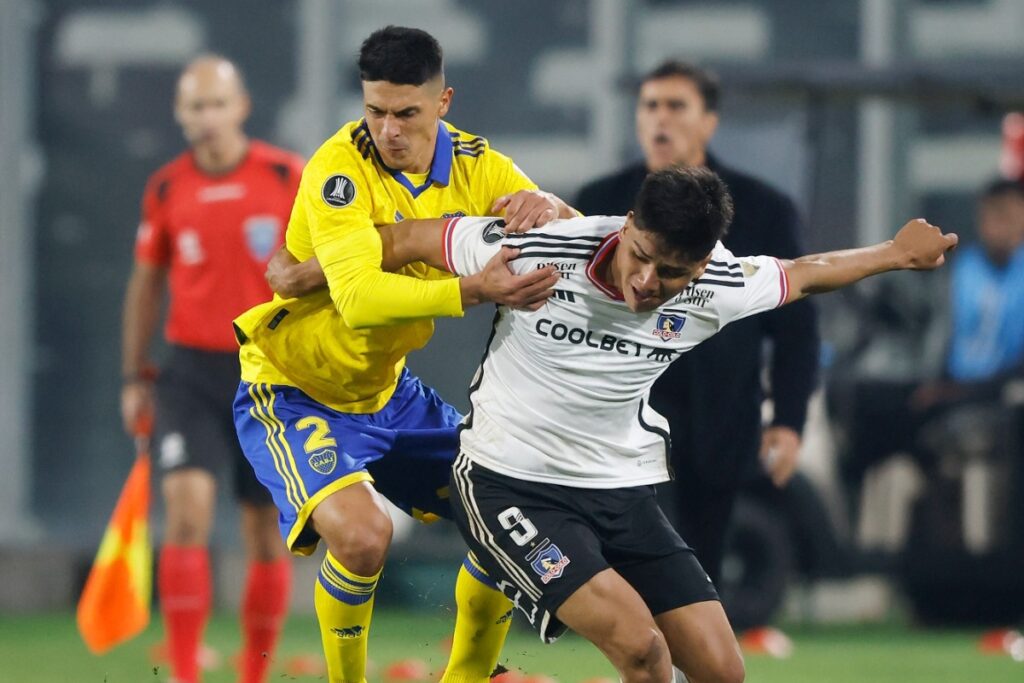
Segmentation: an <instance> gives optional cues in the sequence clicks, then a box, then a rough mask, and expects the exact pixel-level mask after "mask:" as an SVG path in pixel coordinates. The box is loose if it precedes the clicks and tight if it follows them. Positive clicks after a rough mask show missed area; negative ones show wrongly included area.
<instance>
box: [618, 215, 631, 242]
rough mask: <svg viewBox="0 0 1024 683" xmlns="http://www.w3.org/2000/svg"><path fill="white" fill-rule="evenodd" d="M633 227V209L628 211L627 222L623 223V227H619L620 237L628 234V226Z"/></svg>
mask: <svg viewBox="0 0 1024 683" xmlns="http://www.w3.org/2000/svg"><path fill="white" fill-rule="evenodd" d="M632 227H633V212H632V211H627V212H626V222H625V223H623V224H622V227H621V228H619V235H620V238H621V236H623V235H625V234H626V232H627V228H632Z"/></svg>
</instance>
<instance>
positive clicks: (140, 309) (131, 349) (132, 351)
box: [121, 265, 167, 380]
mask: <svg viewBox="0 0 1024 683" xmlns="http://www.w3.org/2000/svg"><path fill="white" fill-rule="evenodd" d="M166 282H167V279H166V271H164V270H163V269H161V268H154V267H152V266H145V265H140V266H136V268H135V271H134V272H133V273H132V277H131V279H130V280H129V281H128V290H127V292H126V293H125V299H124V310H123V313H122V330H121V374H122V376H123V378H124V379H126V380H131V379H135V378H139V377H141V376H142V374H143V371H144V370H145V368H146V365H147V363H148V354H149V345H150V342H151V341H152V339H153V334H154V333H155V331H156V327H157V323H158V322H159V317H160V309H161V304H162V303H163V295H164V289H165V286H166Z"/></svg>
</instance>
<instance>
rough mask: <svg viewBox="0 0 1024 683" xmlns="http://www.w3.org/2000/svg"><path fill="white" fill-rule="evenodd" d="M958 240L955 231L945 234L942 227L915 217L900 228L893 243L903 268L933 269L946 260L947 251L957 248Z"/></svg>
mask: <svg viewBox="0 0 1024 683" xmlns="http://www.w3.org/2000/svg"><path fill="white" fill-rule="evenodd" d="M958 241H959V238H958V237H957V236H956V234H955V233H946V234H943V232H942V229H941V228H938V227H936V226H934V225H931V224H930V223H929V222H928V221H926V220H924V219H923V218H915V219H914V220H912V221H908V222H907V224H906V225H904V226H903V227H902V228H900V231H899V232H898V233H896V237H894V238H893V241H892V244H893V247H894V248H895V249H896V252H897V258H898V259H899V264H900V267H901V268H905V269H908V270H932V269H933V268H938V267H939V266H941V265H942V264H943V263H945V262H946V253H947V252H949V251H952V250H953V249H955V248H956V245H957V242H958Z"/></svg>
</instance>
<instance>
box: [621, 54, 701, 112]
mask: <svg viewBox="0 0 1024 683" xmlns="http://www.w3.org/2000/svg"><path fill="white" fill-rule="evenodd" d="M674 77H680V78H687V79H689V80H691V81H693V84H694V85H696V86H697V92H699V93H700V97H701V99H702V100H704V108H705V109H707V110H708V111H718V99H719V95H720V91H721V88H720V86H719V85H718V76H716V75H715V74H714V72H712V71H708V70H707V69H703V68H701V67H699V66H697V65H696V64H691V63H690V62H684V61H682V60H679V59H669V60H667V61H664V62H662V63H661V64H659V65H658V66H656V67H654V68H653V69H651V70H650V71H648V72H647V73H646V74H644V76H643V78H641V79H640V85H643V84H645V83H647V82H648V81H658V80H661V79H662V78H674Z"/></svg>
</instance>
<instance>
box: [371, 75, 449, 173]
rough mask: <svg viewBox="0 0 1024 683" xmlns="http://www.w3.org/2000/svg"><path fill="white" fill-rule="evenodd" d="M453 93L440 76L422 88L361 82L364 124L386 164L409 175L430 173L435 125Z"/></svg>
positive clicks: (444, 111)
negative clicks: (364, 108) (364, 110)
mask: <svg viewBox="0 0 1024 683" xmlns="http://www.w3.org/2000/svg"><path fill="white" fill-rule="evenodd" d="M452 92H453V91H452V89H451V88H446V87H445V86H444V79H443V78H440V77H438V78H436V79H434V80H431V81H427V82H426V83H424V84H423V85H397V84H395V83H390V82H388V81H363V104H364V106H365V107H366V125H367V126H369V128H370V135H371V137H373V144H375V145H376V146H377V150H378V151H379V152H380V156H381V158H382V159H383V160H384V163H385V164H387V165H388V166H389V167H390V168H393V169H395V170H398V171H408V172H410V173H426V172H427V171H429V170H430V162H431V161H432V160H433V158H434V143H435V142H436V140H437V126H438V122H439V120H440V119H441V117H443V116H444V115H445V114H447V113H448V107H449V106H450V105H451V101H452Z"/></svg>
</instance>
